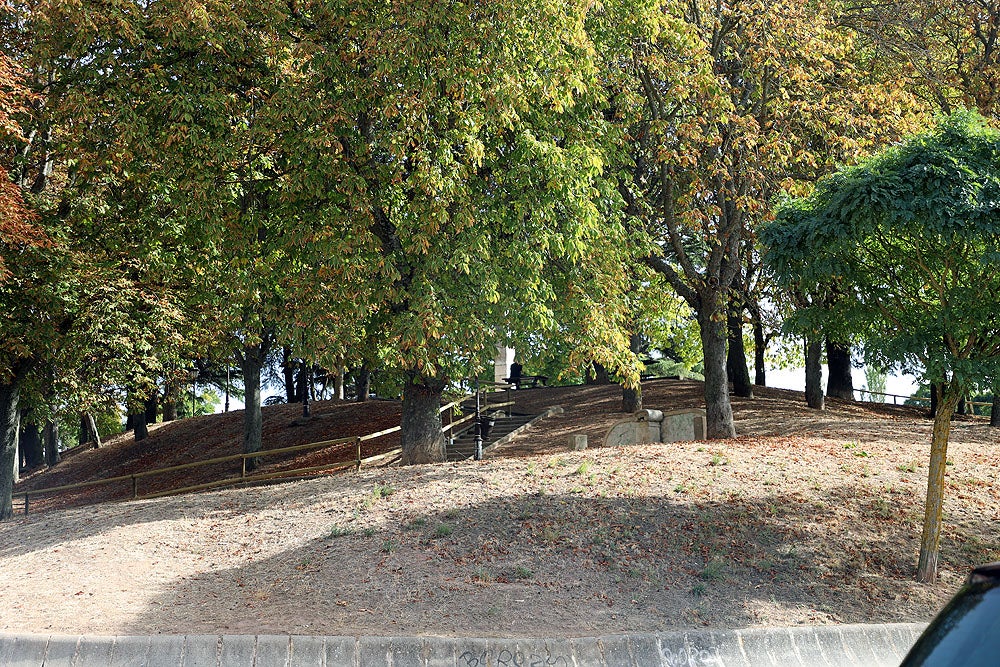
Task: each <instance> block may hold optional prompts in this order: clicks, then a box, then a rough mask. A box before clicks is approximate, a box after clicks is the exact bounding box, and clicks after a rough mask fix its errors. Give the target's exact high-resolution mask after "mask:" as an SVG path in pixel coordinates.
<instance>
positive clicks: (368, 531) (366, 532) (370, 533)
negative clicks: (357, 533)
mask: <svg viewBox="0 0 1000 667" xmlns="http://www.w3.org/2000/svg"><path fill="white" fill-rule="evenodd" d="M375 532H376V531H375V529H374V528H365V529H364V530H363V531H361V534H362V535H364V536H365V537H375Z"/></svg>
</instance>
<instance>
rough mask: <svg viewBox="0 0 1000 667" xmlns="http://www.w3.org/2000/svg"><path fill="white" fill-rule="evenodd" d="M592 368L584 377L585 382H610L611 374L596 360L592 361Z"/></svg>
mask: <svg viewBox="0 0 1000 667" xmlns="http://www.w3.org/2000/svg"><path fill="white" fill-rule="evenodd" d="M592 365H593V368H592V369H591V370H590V371H588V372H587V376H586V377H585V378H584V382H585V383H586V384H595V385H596V384H611V374H610V373H608V369H607V368H605V367H604V366H603V365H602V364H599V363H597V362H596V361H594V362H592Z"/></svg>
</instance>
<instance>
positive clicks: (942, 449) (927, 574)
mask: <svg viewBox="0 0 1000 667" xmlns="http://www.w3.org/2000/svg"><path fill="white" fill-rule="evenodd" d="M961 393H962V390H961V388H960V387H958V386H957V385H956V384H955V382H951V383H949V384H947V385H942V391H941V400H940V402H939V403H938V406H937V408H938V409H937V414H936V415H935V416H934V431H933V434H932V436H931V459H930V464H929V465H928V469H927V501H926V503H925V504H924V528H923V532H922V534H921V537H920V559H919V560H918V562H917V581H920V582H922V583H926V584H932V583H934V582H935V581H937V569H938V555H939V553H940V544H941V514H942V511H943V508H944V475H945V470H946V468H947V463H948V434H949V432H950V431H951V416H952V414H953V413H954V412H955V406H956V405H958V399H959V397H960V396H961Z"/></svg>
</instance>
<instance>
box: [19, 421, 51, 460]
mask: <svg viewBox="0 0 1000 667" xmlns="http://www.w3.org/2000/svg"><path fill="white" fill-rule="evenodd" d="M20 447H21V452H22V453H23V455H24V467H25V468H26V469H27V470H34V469H35V468H40V467H42V466H43V465H45V450H44V449H43V448H42V430H41V429H40V428H38V424H36V423H34V422H30V421H22V426H21V442H20Z"/></svg>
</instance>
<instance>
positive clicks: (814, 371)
mask: <svg viewBox="0 0 1000 667" xmlns="http://www.w3.org/2000/svg"><path fill="white" fill-rule="evenodd" d="M806 405H808V406H809V407H810V408H813V409H814V410H823V409H824V408H825V407H826V403H825V401H824V400H823V343H822V341H820V340H819V339H818V338H815V339H807V340H806Z"/></svg>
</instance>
